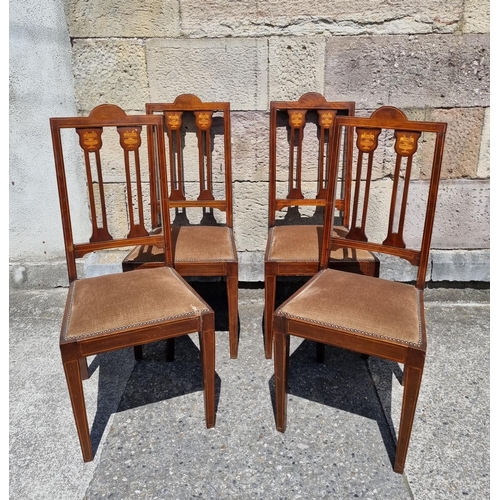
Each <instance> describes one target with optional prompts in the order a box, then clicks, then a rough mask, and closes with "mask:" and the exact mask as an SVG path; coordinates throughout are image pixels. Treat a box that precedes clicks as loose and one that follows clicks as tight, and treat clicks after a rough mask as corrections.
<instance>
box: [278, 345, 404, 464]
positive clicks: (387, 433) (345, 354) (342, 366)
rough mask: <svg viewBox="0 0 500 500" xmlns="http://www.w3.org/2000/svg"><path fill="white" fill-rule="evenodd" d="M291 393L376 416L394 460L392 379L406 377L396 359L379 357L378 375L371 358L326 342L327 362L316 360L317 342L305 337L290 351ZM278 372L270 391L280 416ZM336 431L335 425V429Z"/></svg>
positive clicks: (383, 438) (390, 456)
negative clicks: (371, 367)
mask: <svg viewBox="0 0 500 500" xmlns="http://www.w3.org/2000/svg"><path fill="white" fill-rule="evenodd" d="M289 363H290V364H289V373H288V394H289V395H294V396H298V397H300V398H304V399H307V400H309V401H313V402H316V403H320V404H323V405H326V406H330V407H332V408H336V409H338V410H342V411H346V412H349V413H352V414H355V415H359V416H362V417H365V418H369V419H371V420H374V421H375V422H376V423H377V425H378V428H379V430H380V434H381V437H382V440H383V443H384V446H385V449H386V451H387V454H388V457H389V460H390V461H391V463H392V464H394V459H395V454H396V432H395V429H394V424H393V422H392V418H391V404H392V399H391V393H392V379H393V377H394V376H396V378H397V379H398V381H401V380H402V372H401V369H400V367H399V365H398V364H397V363H395V362H392V361H388V360H384V359H380V358H376V367H375V368H376V375H375V377H374V376H373V373H372V371H371V369H370V366H369V364H370V363H369V358H368V357H367V356H364V355H361V354H359V353H356V352H353V351H348V350H345V349H341V348H337V347H333V346H326V355H325V362H324V363H317V362H316V343H315V342H312V341H308V340H304V341H303V342H302V343H301V344H300V345H299V346H298V347H297V349H296V350H295V351H294V352H293V353H292V354H291V355H290V358H289ZM274 379H275V376H274V375H273V376H272V377H271V378H270V379H269V392H270V397H271V401H272V406H273V412H274V416H275V418H276V404H275V395H276V394H275V381H274ZM332 432H333V429H332Z"/></svg>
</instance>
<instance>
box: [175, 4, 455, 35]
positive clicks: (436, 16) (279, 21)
mask: <svg viewBox="0 0 500 500" xmlns="http://www.w3.org/2000/svg"><path fill="white" fill-rule="evenodd" d="M180 11H181V31H182V35H184V36H190V37H214V36H217V37H230V36H233V37H237V36H249V34H250V35H251V36H264V35H310V34H325V33H332V34H335V35H354V34H377V35H379V34H400V33H433V32H434V33H436V32H437V33H453V32H455V31H456V30H457V29H458V28H459V24H460V20H461V15H462V2H461V1H459V0H451V1H447V2H446V3H443V2H435V1H433V0H421V1H419V2H417V3H408V2H405V1H403V0H396V1H391V2H386V1H384V0H362V1H359V2H356V3H352V2H345V1H340V0H335V1H333V2H332V1H328V0H319V1H316V2H302V1H299V0H291V1H287V2H286V3H285V4H284V3H283V2H282V1H279V0H271V1H268V2H265V3H260V2H227V1H224V0H212V1H205V2H197V1H196V0H181V2H180Z"/></svg>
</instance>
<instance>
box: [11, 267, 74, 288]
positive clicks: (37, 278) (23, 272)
mask: <svg viewBox="0 0 500 500" xmlns="http://www.w3.org/2000/svg"><path fill="white" fill-rule="evenodd" d="M82 271H83V267H82V265H81V264H79V265H77V272H78V273H81V272H82ZM68 285H69V280H68V269H67V267H66V261H65V260H50V261H47V262H29V261H25V262H10V263H9V288H12V289H28V288H57V287H67V286H68Z"/></svg>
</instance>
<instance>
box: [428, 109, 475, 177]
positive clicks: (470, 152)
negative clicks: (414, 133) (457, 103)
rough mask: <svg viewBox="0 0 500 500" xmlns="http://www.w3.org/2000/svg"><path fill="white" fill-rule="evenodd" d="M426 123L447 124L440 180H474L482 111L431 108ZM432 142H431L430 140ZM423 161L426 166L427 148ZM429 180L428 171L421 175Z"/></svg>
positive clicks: (429, 160)
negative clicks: (465, 178)
mask: <svg viewBox="0 0 500 500" xmlns="http://www.w3.org/2000/svg"><path fill="white" fill-rule="evenodd" d="M429 115H430V116H429V118H428V119H429V120H430V121H439V122H446V123H448V127H447V130H446V140H445V145H444V153H443V163H442V167H441V178H442V179H456V178H460V177H469V178H474V177H476V169H477V165H478V158H479V150H480V146H481V135H482V130H483V123H484V109H483V108H455V109H434V110H432V111H430V113H429ZM432 142H433V141H432ZM426 153H427V156H428V157H427V159H426V160H427V161H426V163H427V164H428V165H429V166H430V165H431V164H432V163H431V162H432V158H430V157H429V156H430V153H431V151H430V148H427V150H426ZM422 177H423V178H429V177H430V172H429V171H428V172H422Z"/></svg>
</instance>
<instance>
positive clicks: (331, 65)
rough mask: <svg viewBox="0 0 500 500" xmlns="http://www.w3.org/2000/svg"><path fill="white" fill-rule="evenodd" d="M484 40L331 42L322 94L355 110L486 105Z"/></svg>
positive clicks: (477, 37) (428, 37)
mask: <svg viewBox="0 0 500 500" xmlns="http://www.w3.org/2000/svg"><path fill="white" fill-rule="evenodd" d="M489 54H490V49H489V37H488V36H487V35H464V36H460V37H459V36H454V35H426V36H420V35H408V36H377V37H359V36H356V37H353V36H347V37H334V38H331V39H330V40H329V41H328V42H327V44H326V55H325V57H326V69H325V94H326V97H327V98H328V99H331V100H348V101H349V100H354V101H356V102H357V105H358V107H359V108H376V107H378V106H380V105H393V106H397V107H419V108H421V107H424V106H429V107H471V106H477V107H481V106H483V107H485V106H489V85H490V83H489V82H490V77H489V60H490V55H489Z"/></svg>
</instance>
